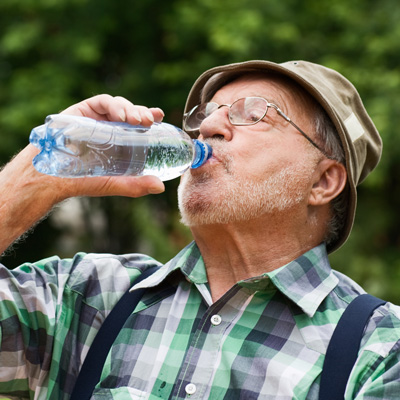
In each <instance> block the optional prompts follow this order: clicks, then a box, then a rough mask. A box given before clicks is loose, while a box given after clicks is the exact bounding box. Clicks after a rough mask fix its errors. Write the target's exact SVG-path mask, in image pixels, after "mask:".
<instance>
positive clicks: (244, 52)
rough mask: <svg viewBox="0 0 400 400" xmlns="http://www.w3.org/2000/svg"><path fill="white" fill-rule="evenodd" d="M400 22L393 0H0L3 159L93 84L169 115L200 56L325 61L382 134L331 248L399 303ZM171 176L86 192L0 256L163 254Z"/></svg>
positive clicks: (172, 233) (174, 233)
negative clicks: (130, 190)
mask: <svg viewBox="0 0 400 400" xmlns="http://www.w3.org/2000/svg"><path fill="white" fill-rule="evenodd" d="M399 21H400V6H399V5H398V2H397V0H382V1H380V2H377V1H373V0H336V1H334V2H332V1H329V2H328V1H325V0H322V1H320V0H304V1H302V2H299V1H295V0H286V1H276V0H252V1H249V0H229V1H228V0H218V1H215V0H170V1H164V0H146V1H132V0H112V1H109V0H1V2H0V138H1V142H0V162H1V163H2V164H4V163H5V162H7V160H9V159H10V157H11V156H12V155H13V154H15V153H16V152H17V151H18V150H19V149H21V148H22V147H23V146H25V145H26V143H27V141H28V136H29V132H30V130H31V129H32V127H34V126H37V125H39V124H41V123H43V120H44V117H45V116H46V115H48V114H51V113H57V112H59V111H60V110H62V109H63V108H65V107H67V106H69V105H70V104H72V103H75V102H77V101H80V100H82V99H83V98H86V97H89V96H92V95H95V94H99V93H110V94H112V95H121V96H125V97H127V98H128V99H130V100H131V101H132V102H134V103H137V104H144V105H148V106H160V107H162V108H163V109H164V111H165V113H166V121H167V122H170V123H173V124H177V125H179V124H180V118H181V114H182V110H183V106H184V102H185V98H186V95H187V93H188V91H189V89H190V87H191V85H192V83H193V82H194V80H195V79H196V78H197V76H198V75H199V74H200V73H201V72H203V71H204V70H205V69H207V68H210V67H213V66H215V65H219V64H223V63H230V62H237V61H243V60H247V59H269V60H272V61H275V62H283V61H287V60H291V59H306V60H309V61H313V62H318V63H321V64H324V65H326V66H329V67H331V68H334V69H337V70H338V71H340V72H341V73H342V74H344V75H345V76H347V77H348V78H349V79H350V80H351V81H352V82H353V83H354V84H355V86H356V87H357V88H358V89H359V92H360V94H361V96H362V98H363V99H364V103H365V105H366V108H367V109H368V111H369V113H370V115H371V116H372V118H373V120H374V121H375V124H376V126H377V127H378V129H379V130H380V132H381V134H382V137H383V140H384V144H385V150H384V156H383V158H382V162H381V164H380V166H379V167H378V168H377V169H376V171H375V172H374V173H373V174H372V175H371V176H370V177H369V178H368V179H367V180H366V182H365V183H363V184H362V185H361V187H360V192H359V206H358V213H357V219H356V223H355V226H354V231H353V234H352V236H351V239H350V240H349V241H348V242H347V243H346V245H345V246H344V247H342V248H341V249H340V250H339V251H337V252H336V253H334V254H333V255H332V256H331V260H332V263H333V266H334V268H336V269H339V270H340V271H343V272H345V273H347V274H349V275H350V276H351V277H353V278H354V279H356V280H357V281H358V282H359V283H360V284H362V285H363V286H364V287H365V288H366V289H367V290H369V291H370V292H371V293H373V294H376V295H378V296H382V297H384V298H385V299H390V300H392V301H394V302H397V303H399V302H400V291H399V290H398V287H399V286H400V228H399V222H400V216H399V212H398V210H397V206H398V202H399V199H400V178H399V174H398V171H400V137H399V135H397V133H396V132H397V130H398V127H399V126H400V123H399V122H400V121H399V120H400V113H399V112H398V110H399V109H400V96H399V95H398V92H399V88H400V71H399V67H398V66H399V64H400V24H399ZM177 184H178V182H177V180H175V181H171V182H167V191H166V193H164V194H163V195H161V196H156V197H146V198H143V199H137V200H131V199H121V198H106V199H85V200H82V201H81V202H80V203H79V207H80V208H79V212H80V213H79V214H77V215H78V216H77V217H76V218H75V220H79V221H78V222H79V223H77V224H75V226H74V224H71V223H67V222H68V218H66V220H67V222H65V218H64V223H63V222H62V221H61V222H60V219H57V218H56V215H57V211H56V212H55V214H54V218H49V219H47V220H46V221H45V222H44V223H42V224H40V225H39V226H38V227H37V228H36V232H35V234H34V235H31V236H29V237H28V238H27V239H26V240H25V241H24V242H23V243H21V244H20V245H19V246H17V248H16V249H15V250H14V251H13V252H11V253H10V254H9V255H8V256H6V257H4V258H3V262H4V263H5V264H6V265H8V266H9V267H13V266H15V265H17V264H19V263H20V262H23V261H28V260H30V261H33V260H36V259H38V258H43V257H46V256H49V255H52V254H54V253H57V254H59V255H61V256H63V257H65V256H71V255H72V253H73V252H74V251H78V250H84V251H107V252H117V253H123V252H130V251H143V252H148V253H150V254H152V255H154V256H155V257H156V258H159V259H161V260H162V261H166V260H167V259H168V258H170V257H171V256H173V255H174V254H175V253H176V252H177V251H178V250H179V249H180V248H181V247H182V246H184V245H185V244H186V243H187V242H188V241H189V240H190V234H189V232H188V231H187V229H185V228H184V227H183V226H181V225H180V223H179V215H178V212H177V207H176V187H177ZM72 219H73V218H72V217H70V220H72ZM69 222H71V221H69Z"/></svg>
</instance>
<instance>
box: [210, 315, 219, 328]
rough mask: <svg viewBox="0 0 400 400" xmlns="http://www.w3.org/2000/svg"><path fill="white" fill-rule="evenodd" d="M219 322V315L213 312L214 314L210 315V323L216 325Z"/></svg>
mask: <svg viewBox="0 0 400 400" xmlns="http://www.w3.org/2000/svg"><path fill="white" fill-rule="evenodd" d="M221 322H222V318H221V316H220V315H218V314H215V315H213V316H212V317H211V323H212V324H213V325H214V326H218V325H219V324H220V323H221Z"/></svg>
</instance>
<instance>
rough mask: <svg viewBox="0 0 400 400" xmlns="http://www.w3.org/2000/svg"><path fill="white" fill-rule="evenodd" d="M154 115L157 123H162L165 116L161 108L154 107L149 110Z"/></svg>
mask: <svg viewBox="0 0 400 400" xmlns="http://www.w3.org/2000/svg"><path fill="white" fill-rule="evenodd" d="M149 110H150V111H151V113H152V114H153V117H154V121H155V122H161V121H162V120H163V118H164V116H165V114H164V111H163V110H161V108H156V107H152V108H150V109H149Z"/></svg>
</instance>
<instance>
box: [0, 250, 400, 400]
mask: <svg viewBox="0 0 400 400" xmlns="http://www.w3.org/2000/svg"><path fill="white" fill-rule="evenodd" d="M155 264H158V263H157V262H156V261H155V260H153V259H152V258H150V257H147V256H143V255H138V254H130V255H123V256H114V255H101V254H100V255H92V254H90V255H86V254H78V255H76V256H75V257H74V258H73V259H69V260H60V259H58V258H55V257H54V258H49V259H46V260H43V261H41V262H38V263H35V264H24V265H22V266H21V267H20V268H18V269H16V270H13V271H9V270H7V269H6V268H4V267H3V268H1V269H0V274H1V280H0V285H1V291H0V292H1V302H0V323H1V353H0V393H1V394H4V395H5V396H6V397H7V398H13V396H14V397H15V398H35V399H52V400H56V399H68V398H69V393H71V390H72V388H73V385H74V382H75V379H76V376H77V374H78V372H79V368H80V366H81V364H82V362H83V360H84V358H85V355H86V354H87V351H88V348H89V347H90V344H91V343H92V341H93V338H94V337H95V335H96V332H97V331H98V329H99V327H100V326H101V324H102V322H103V320H104V319H105V317H106V316H107V314H108V313H109V312H110V310H111V309H112V308H113V306H114V304H115V303H116V302H117V301H118V299H119V298H120V297H121V295H122V294H123V293H124V292H125V291H126V290H127V289H128V288H129V287H130V286H131V283H132V281H133V280H134V279H135V277H137V276H138V275H139V274H140V273H141V271H143V270H145V269H146V268H148V267H150V266H153V265H155ZM137 286H144V287H148V290H147V291H146V294H145V296H144V297H143V299H142V301H141V302H140V303H139V304H138V307H137V308H136V310H135V312H134V313H133V314H132V315H131V317H130V318H129V319H128V320H127V323H126V325H125V326H124V328H123V329H122V331H121V332H120V334H119V336H118V338H117V340H116V342H115V343H114V345H113V347H112V349H111V351H110V353H109V355H108V358H107V361H106V363H105V365H104V369H103V372H102V377H101V381H100V383H99V384H98V385H97V387H96V389H95V392H94V395H93V399H119V400H125V399H150V400H156V399H190V400H194V399H229V400H232V399H245V400H249V399H265V400H267V399H268V400H269V399H271V400H272V399H273V400H277V399H278V400H286V399H287V400H289V399H298V400H299V399H317V398H318V391H319V379H320V373H321V368H322V365H323V361H324V354H325V352H326V348H327V345H328V342H329V339H330V337H331V335H332V332H333V330H334V328H335V325H336V323H337V321H338V320H339V318H340V316H341V314H342V312H343V310H344V308H345V307H346V306H347V304H348V303H349V302H350V301H351V300H352V299H353V298H354V297H355V296H356V295H358V294H359V293H361V292H363V291H362V289H361V288H360V287H359V286H358V285H357V284H355V283H354V282H353V281H351V280H350V279H349V278H347V277H345V276H344V275H342V274H340V273H338V272H335V271H332V270H331V268H330V266H329V262H328V259H327V254H326V250H325V246H323V245H321V246H319V247H316V248H315V249H313V250H311V251H309V252H307V253H306V254H304V255H303V256H301V257H299V258H298V259H297V260H295V261H293V262H291V263H289V264H287V265H286V266H284V267H282V268H280V269H277V270H275V271H273V272H271V273H266V274H264V275H262V276H259V277H256V278H252V279H249V280H246V281H241V282H238V283H237V284H236V285H235V286H234V287H232V288H231V289H230V290H229V291H228V292H227V293H226V294H225V295H224V296H223V297H222V298H221V299H220V300H218V301H217V302H215V303H214V304H213V303H212V301H211V296H210V292H209V288H208V284H207V275H206V271H205V267H204V263H203V259H202V257H201V255H200V252H199V250H198V248H197V246H196V245H195V244H194V243H192V244H190V245H189V246H187V247H186V248H185V249H183V250H182V251H181V253H180V254H178V255H177V256H176V257H175V258H174V259H172V260H171V261H170V262H169V263H167V264H166V265H164V266H163V267H162V268H161V269H159V270H158V271H157V272H156V273H155V274H153V275H152V276H150V277H149V278H147V279H146V280H144V281H142V282H141V283H139V284H138V285H137ZM133 290H134V288H133ZM399 317H400V310H399V308H398V307H396V306H394V305H392V304H389V303H388V304H386V305H384V306H381V307H379V308H378V309H377V310H376V311H375V312H374V314H373V317H372V318H371V320H370V322H369V323H368V326H367V328H366V331H365V333H364V337H363V340H362V345H361V349H360V353H359V357H358V360H357V363H356V365H355V367H354V368H353V371H352V374H351V377H350V381H349V384H348V386H347V390H346V397H345V398H346V399H371V400H372V399H399V398H400V352H399V347H400V341H399V338H400V318H399ZM338 368H340V365H338ZM0 398H1V396H0Z"/></svg>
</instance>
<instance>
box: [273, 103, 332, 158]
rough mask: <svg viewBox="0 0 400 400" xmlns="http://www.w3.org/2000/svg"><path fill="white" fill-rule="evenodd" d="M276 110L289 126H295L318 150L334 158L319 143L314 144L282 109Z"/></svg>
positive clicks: (327, 156)
mask: <svg viewBox="0 0 400 400" xmlns="http://www.w3.org/2000/svg"><path fill="white" fill-rule="evenodd" d="M274 108H275V110H276V111H277V112H278V113H279V115H281V116H282V117H283V118H285V120H286V121H287V122H289V124H291V125H292V126H294V127H295V128H296V129H297V130H298V131H299V132H300V133H301V134H302V135H303V136H304V137H305V138H306V139H307V140H308V141H309V142H310V143H311V144H312V145H313V146H314V147H315V148H316V149H318V150H319V151H320V152H321V153H322V154H323V155H324V156H325V157H326V158H329V159H332V156H330V155H328V154H327V153H326V151H325V150H324V149H322V148H321V147H320V146H319V145H318V144H317V143H315V142H314V140H312V139H311V138H310V136H308V135H307V134H306V133H305V132H304V131H303V130H302V129H301V128H300V127H298V126H297V125H296V124H295V123H294V122H293V121H292V120H291V119H290V118H289V117H288V116H287V115H286V114H285V113H284V112H283V111H282V110H281V109H280V108H278V107H274Z"/></svg>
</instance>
